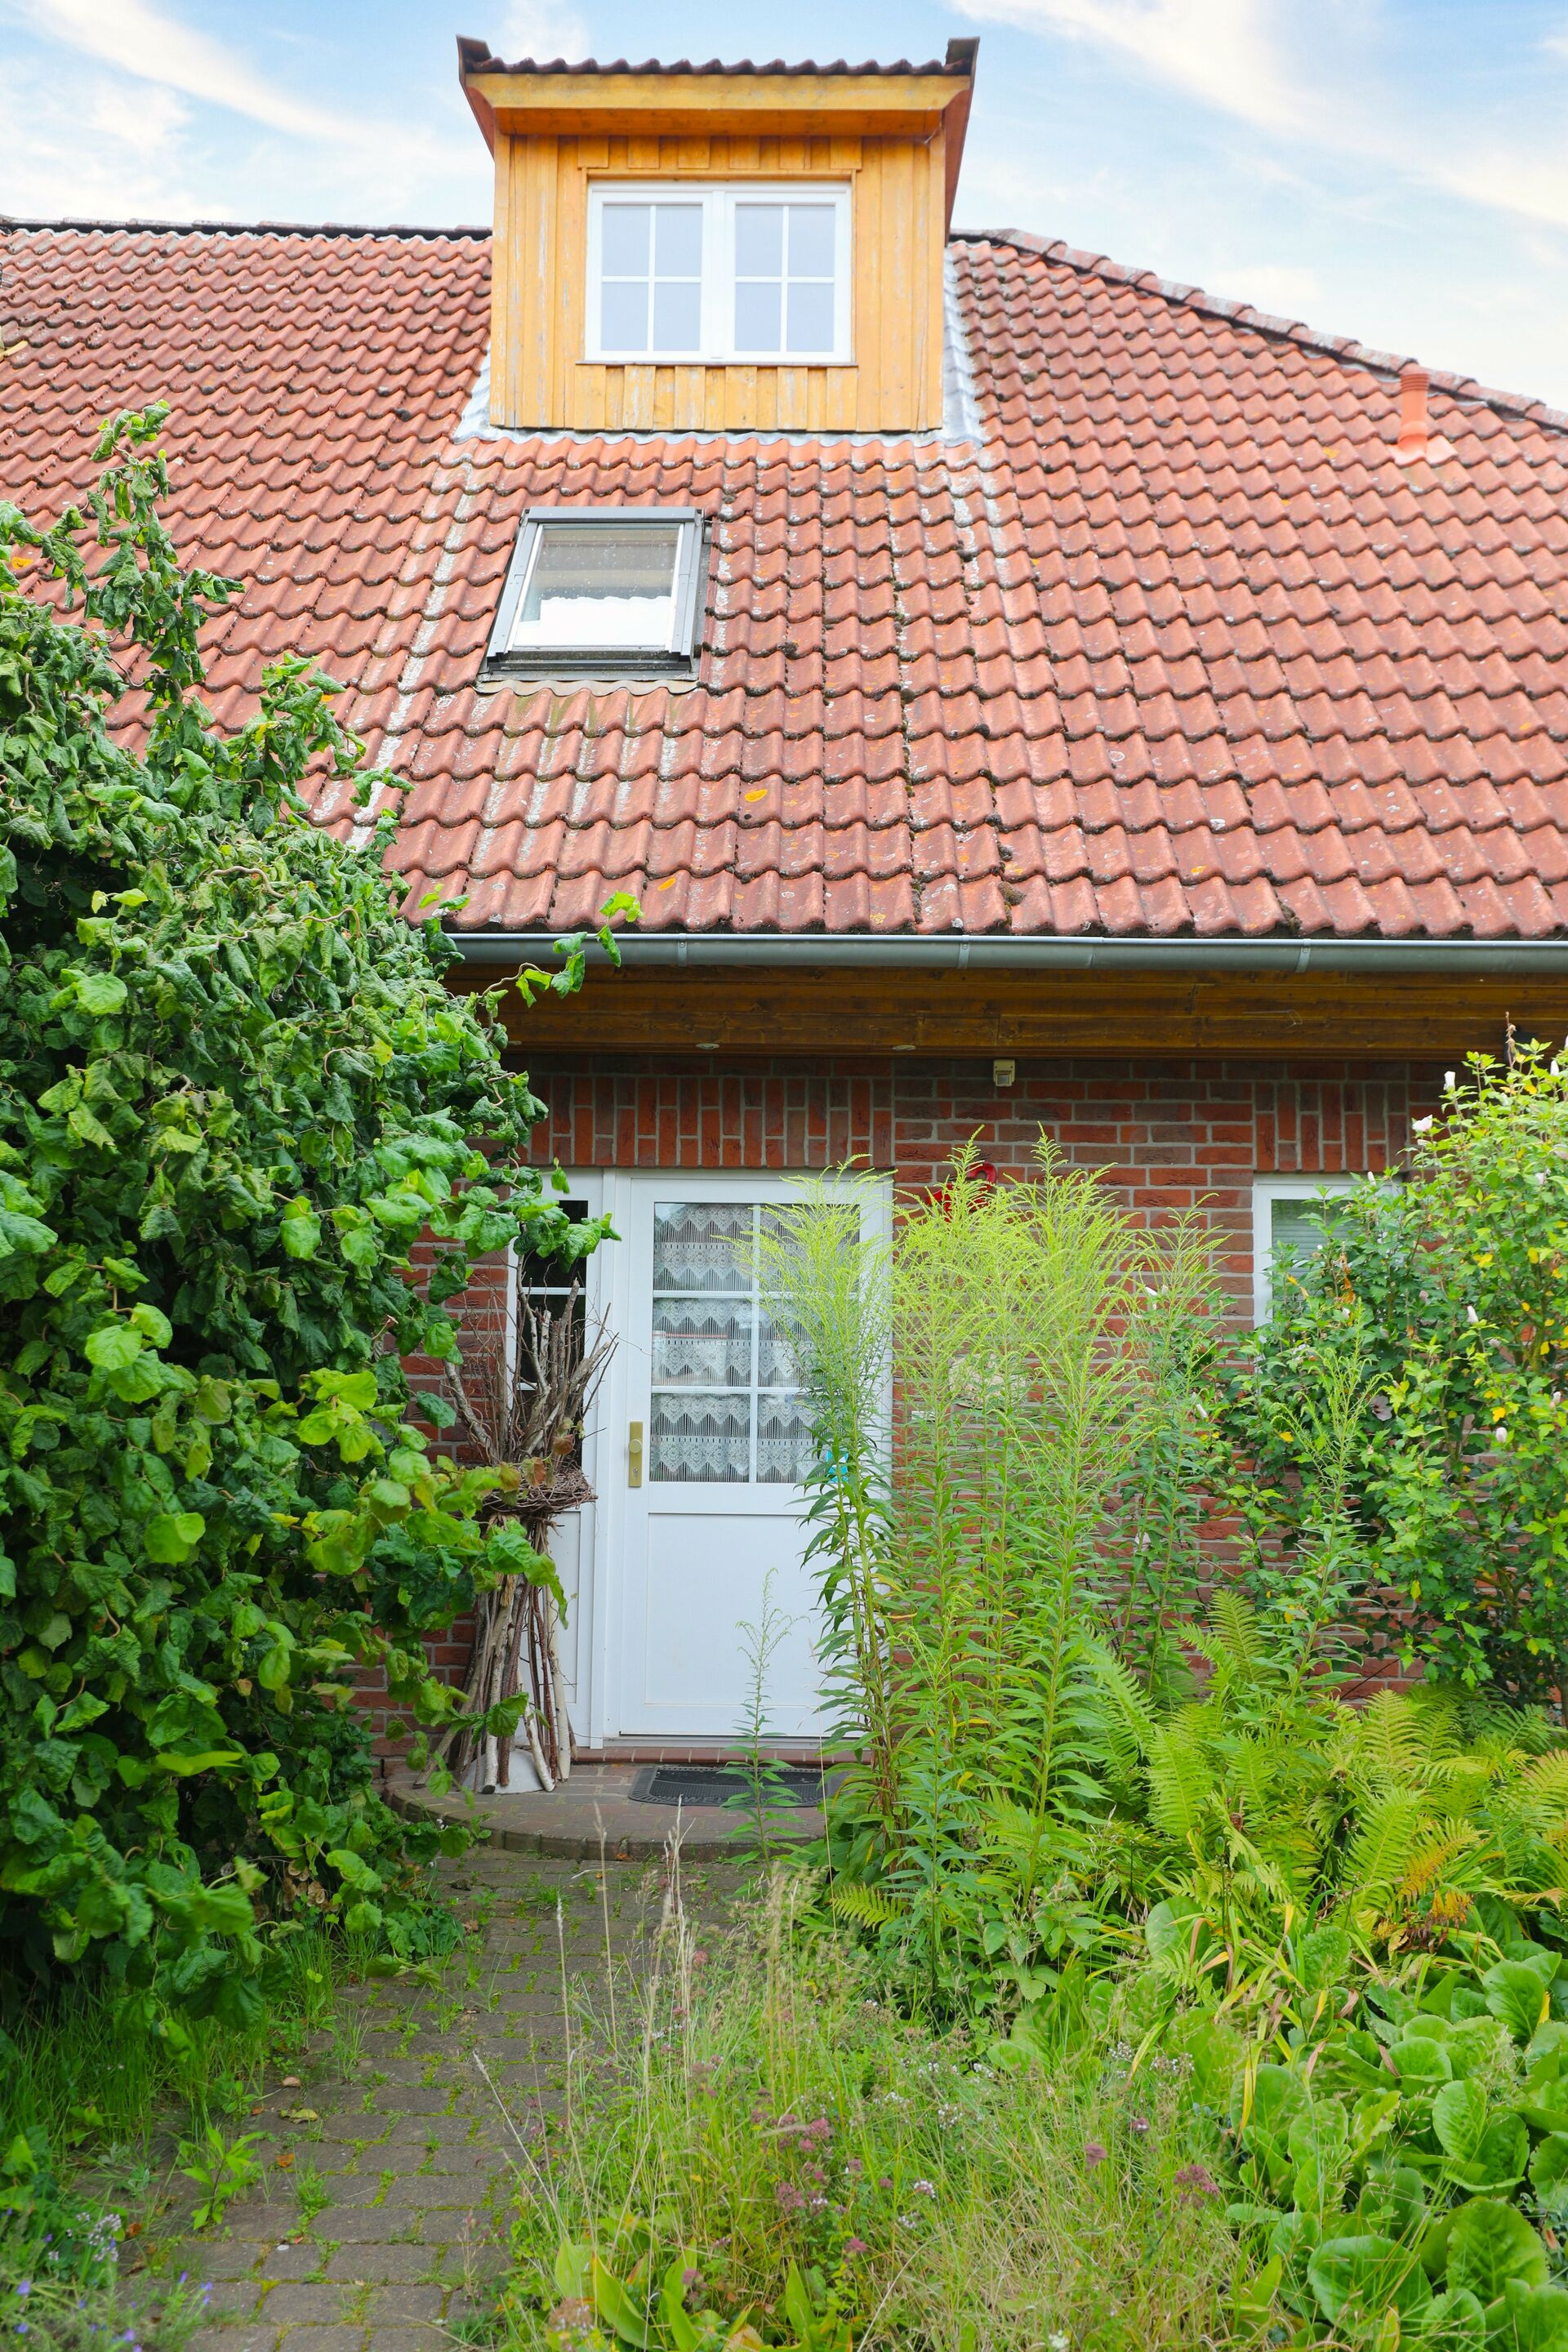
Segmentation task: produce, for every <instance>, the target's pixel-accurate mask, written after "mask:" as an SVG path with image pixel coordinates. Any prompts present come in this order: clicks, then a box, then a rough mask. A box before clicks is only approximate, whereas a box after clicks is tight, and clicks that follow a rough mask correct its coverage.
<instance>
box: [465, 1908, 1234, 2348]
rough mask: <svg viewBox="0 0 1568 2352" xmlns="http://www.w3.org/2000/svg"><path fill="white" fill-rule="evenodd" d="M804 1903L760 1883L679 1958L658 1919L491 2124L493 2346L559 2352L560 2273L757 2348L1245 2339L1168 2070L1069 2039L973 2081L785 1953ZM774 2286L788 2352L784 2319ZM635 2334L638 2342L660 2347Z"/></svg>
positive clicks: (576, 2319)
mask: <svg viewBox="0 0 1568 2352" xmlns="http://www.w3.org/2000/svg"><path fill="white" fill-rule="evenodd" d="M808 1900H809V1882H807V1881H805V1880H803V1879H802V1878H801V1877H800V1876H799V1875H793V1876H792V1875H789V1874H783V1873H775V1874H774V1875H773V1879H772V1881H771V1884H770V1891H769V1893H768V1895H767V1896H766V1897H765V1899H764V1900H763V1901H761V1902H760V1903H759V1905H758V1906H756V1908H755V1909H754V1911H753V1912H752V1914H751V1915H749V1916H745V1917H744V1918H743V1919H742V1923H741V1924H740V1925H738V1926H736V1927H732V1928H730V1929H726V1930H723V1931H721V1932H718V1933H708V1934H705V1935H704V1936H703V1937H701V1938H700V1937H699V1935H698V1932H697V1931H696V1930H695V1929H694V1928H693V1927H692V1925H691V1923H690V1921H689V1919H688V1918H687V1916H685V1914H684V1912H683V1911H682V1910H681V1909H680V1907H679V1903H676V1904H674V1905H673V1906H672V1907H671V1909H670V1911H669V1915H668V1918H667V1923H666V1926H665V1927H664V1929H663V1931H662V1933H661V1935H660V1937H659V1938H658V1944H657V1947H656V1951H655V1957H654V1962H653V1965H652V1967H651V1969H648V1970H647V1972H645V1973H644V1974H643V1975H642V1976H641V1978H640V1979H639V1978H638V1977H637V1976H634V1975H631V1974H629V1973H625V1974H623V1975H622V1977H621V1979H620V1984H619V1987H618V2000H617V2004H616V2022H615V2025H614V2027H612V2024H611V2020H610V2011H609V2005H608V2002H607V2001H605V2002H604V2003H603V2004H601V2005H600V2006H598V2007H595V2008H593V2009H584V2010H580V2011H578V2012H577V2013H576V2014H575V2015H574V2018H573V2020H572V2057H571V2062H570V2073H569V2080H568V2084H567V2096H566V2098H565V2100H564V2101H563V2104H562V2105H561V2106H560V2107H559V2108H558V2110H557V2111H556V2113H555V2114H553V2115H552V2114H549V2113H543V2114H541V2115H540V2116H535V2117H530V2116H521V2115H520V2116H514V2117H513V2123H514V2126H515V2129H516V2132H517V2135H518V2148H519V2157H518V2175H517V2179H518V2207H517V2215H516V2220H515V2223H514V2230H513V2239H512V2267H511V2272H510V2278H509V2281H508V2284H507V2286H506V2288H505V2290H504V2292H503V2294H502V2298H501V2304H500V2331H501V2338H502V2341H503V2342H505V2343H506V2344H508V2345H510V2346H516V2347H531V2346H538V2345H542V2344H544V2343H546V2342H547V2341H548V2342H556V2341H562V2342H563V2341H567V2340H571V2331H572V2328H573V2326H574V2325H575V2326H577V2327H579V2328H580V2327H581V2326H583V2324H584V2320H585V2318H586V2317H587V2315H588V2313H587V2306H586V2305H584V2301H583V2288H584V2282H585V2281H587V2282H589V2284H587V2288H586V2291H587V2293H588V2294H593V2293H594V2292H595V2289H594V2288H593V2285H592V2284H591V2274H590V2273H589V2272H588V2271H587V2269H586V2267H585V2265H586V2262H587V2254H586V2253H585V2252H583V2251H581V2250H591V2252H592V2253H593V2254H595V2255H596V2256H597V2257H598V2260H599V2262H600V2263H602V2265H603V2270H604V2273H607V2274H609V2275H610V2276H611V2277H612V2278H613V2279H615V2280H616V2281H618V2282H619V2283H620V2284H621V2285H622V2286H623V2287H624V2288H625V2289H626V2292H627V2293H628V2294H629V2296H630V2297H631V2300H632V2303H633V2305H635V2306H636V2310H637V2314H638V2315H644V2314H645V2313H646V2312H647V2307H648V2306H649V2304H650V2301H651V2302H652V2304H653V2306H654V2309H655V2311H656V2312H657V2297H658V2291H659V2289H660V2286H661V2284H662V2283H663V2282H664V2280H665V2279H666V2278H667V2277H668V2276H670V2275H671V2274H672V2273H673V2274H674V2276H675V2278H676V2279H677V2281H678V2282H679V2285H678V2288H677V2292H678V2294H679V2295H680V2298H681V2300H682V2301H683V2303H684V2305H685V2308H686V2310H687V2312H688V2313H689V2314H690V2315H698V2314H700V2313H701V2312H703V2311H705V2310H706V2311H710V2312H712V2313H713V2314H714V2315H716V2318H717V2320H719V2321H721V2322H722V2325H723V2326H724V2328H726V2329H728V2328H730V2327H732V2326H735V2325H737V2324H739V2323H740V2322H741V2321H742V2319H744V2318H746V2317H748V2316H749V2318H750V2320H751V2323H752V2325H753V2326H757V2327H759V2328H760V2329H761V2330H762V2331H763V2334H764V2336H765V2337H766V2339H767V2340H769V2341H779V2340H784V2341H786V2342H789V2343H792V2344H793V2343H795V2342H796V2341H798V2340H802V2339H803V2336H809V2340H810V2341H811V2342H812V2343H813V2344H816V2343H820V2344H822V2345H824V2346H826V2345H829V2344H836V2343H837V2341H838V2340H839V2339H838V2338H837V2337H836V2336H834V2334H833V2333H832V2330H833V2328H834V2327H835V2326H841V2325H842V2324H843V2323H846V2322H847V2324H848V2326H849V2329H850V2332H851V2335H852V2338H853V2342H854V2344H855V2346H856V2347H857V2352H876V2347H886V2348H887V2352H892V2347H909V2346H917V2345H918V2346H919V2347H921V2352H976V2347H989V2352H1025V2347H1028V2352H1037V2347H1045V2346H1047V2345H1048V2346H1051V2347H1054V2352H1065V2347H1066V2345H1067V2344H1071V2345H1072V2346H1073V2347H1075V2348H1076V2352H1134V2348H1136V2352H1163V2347H1176V2346H1190V2345H1193V2344H1195V2343H1198V2342H1206V2343H1208V2344H1210V2345H1216V2346H1217V2345H1224V2344H1226V2343H1229V2342H1233V2341H1237V2342H1239V2341H1241V2340H1244V2339H1246V2340H1251V2339H1252V2337H1253V2336H1255V2334H1256V2327H1255V2326H1254V2325H1253V2324H1251V2315H1250V2313H1249V2309H1248V2306H1247V2304H1246V2299H1245V2287H1243V2289H1242V2301H1241V2303H1240V2304H1237V2301H1236V2281H1235V2278H1234V2273H1236V2270H1237V2248H1236V2243H1235V2241H1234V2239H1233V2238H1232V2236H1231V2234H1230V2231H1229V2230H1228V2229H1227V2227H1226V2221H1225V2219H1224V2212H1223V2199H1222V2198H1221V2196H1220V2195H1219V2193H1218V2191H1217V2188H1216V2185H1215V2182H1214V2181H1213V2179H1211V2177H1210V2176H1209V2174H1208V2173H1207V2172H1206V2170H1205V2168H1204V2167H1203V2166H1202V2165H1201V2164H1200V2163H1197V2162H1194V2155H1193V2151H1192V2149H1191V2148H1190V2147H1189V2146H1188V2145H1187V2144H1186V2142H1185V2140H1184V2134H1183V2126H1182V2125H1181V2122H1180V2119H1179V2115H1178V2099H1177V2084H1176V2083H1175V2082H1174V2080H1173V2078H1172V2077H1171V2076H1170V2075H1169V2074H1148V2073H1147V2071H1145V2072H1142V2073H1141V2074H1139V2075H1138V2076H1137V2077H1136V2079H1135V2080H1134V2079H1132V2078H1131V2076H1130V2062H1131V2053H1130V2051H1129V2050H1128V2049H1127V2048H1126V2047H1125V2046H1124V2045H1119V2044H1118V2043H1117V2042H1115V2041H1114V2040H1113V2039H1112V2038H1111V2036H1110V2032H1109V2030H1107V2031H1103V2032H1101V2031H1098V2030H1096V2029H1095V2028H1094V2027H1093V2026H1092V2025H1089V2024H1088V2023H1086V2024H1085V2026H1084V2030H1083V2032H1082V2036H1081V2039H1080V2040H1079V2042H1077V2043H1076V2044H1075V2047H1074V2051H1073V2055H1072V2057H1071V2060H1070V2063H1068V2062H1067V2061H1065V2060H1064V2062H1063V2063H1061V2064H1059V2065H1056V2066H1041V2065H1038V2064H1024V2065H1013V2064H1005V2063H991V2062H990V2061H988V2060H987V2058H986V2057H985V2055H984V2053H983V2051H982V2049H981V2048H980V2046H979V2045H977V2044H976V2043H974V2042H972V2041H971V2040H970V2039H969V2037H968V2036H967V2035H965V2034H964V2033H963V2032H953V2031H952V2030H947V2031H944V2032H940V2033H939V2032H932V2031H931V2030H928V2029H927V2028H926V2027H925V2026H922V2025H921V2024H920V2023H918V2022H911V2021H910V2020H909V2019H908V2018H907V2017H904V2016H901V2015H900V2014H899V2013H898V2012H897V2011H894V2010H893V2009H892V2008H890V2007H889V2005H888V2004H887V2003H885V2002H884V2001H883V2000H881V1999H880V1998H879V1992H878V1986H877V1980H876V1978H875V1976H874V1975H873V1973H872V1972H871V1970H870V1969H869V1967H868V1964H867V1962H866V1961H865V1959H864V1958H863V1957H862V1956H861V1955H860V1954H858V1952H857V1951H855V1950H854V1949H853V1948H850V1947H849V1946H848V1945H847V1943H846V1942H845V1941H844V1940H843V1938H842V1937H839V1936H837V1935H835V1934H833V1933H831V1932H827V1931H823V1932H813V1931H812V1930H811V1929H810V1928H809V1927H805V1929H804V1931H803V1927H802V1920H801V1916H800V1914H801V1911H802V1908H803V1906H804V1905H805V1903H806V1902H807V1901H808ZM574 2248H575V2249H578V2250H579V2252H577V2253H576V2254H574V2253H573V2252H571V2250H572V2249H574ZM563 2249H564V2250H566V2251H565V2252H563ZM574 2264H575V2267H576V2272H577V2277H576V2280H575V2282H574V2277H573V2272H574ZM792 2265H793V2266H794V2267H795V2271H796V2273H798V2279H799V2283H800V2284H799V2287H798V2288H797V2290H796V2300H795V2305H794V2309H795V2313H797V2314H798V2311H799V2309H800V2305H799V2301H798V2295H799V2293H801V2292H804V2293H805V2295H806V2297H807V2300H808V2301H810V2302H811V2303H812V2304H813V2305H814V2311H815V2317H814V2319H813V2322H812V2327H813V2329H815V2331H816V2332H815V2333H811V2331H808V2330H803V2329H802V2328H801V2327H800V2326H799V2325H798V2324H796V2321H795V2318H793V2317H792V2308H791V2294H792V2290H791V2268H792ZM574 2284H576V2286H577V2288H578V2290H579V2291H578V2292H577V2294H573V2293H571V2292H569V2291H568V2290H569V2289H570V2288H571V2287H572V2286H573V2285H574ZM600 2308H601V2316H603V2313H604V2305H603V2304H601V2306H600ZM660 2327H661V2323H660V2322H659V2321H658V2318H657V2317H656V2318H655V2321H654V2325H653V2331H652V2334H651V2336H650V2338H649V2340H650V2342H651V2343H652V2344H653V2345H655V2346H659V2345H662V2344H664V2343H666V2342H672V2341H674V2340H675V2339H674V2338H673V2337H670V2336H666V2335H665V2334H663V2333H661V2332H660ZM1058 2338H1059V2339H1061V2341H1060V2342H1059V2343H1058ZM582 2340H584V2341H586V2340H588V2339H587V2338H585V2337H584V2338H583V2339H582Z"/></svg>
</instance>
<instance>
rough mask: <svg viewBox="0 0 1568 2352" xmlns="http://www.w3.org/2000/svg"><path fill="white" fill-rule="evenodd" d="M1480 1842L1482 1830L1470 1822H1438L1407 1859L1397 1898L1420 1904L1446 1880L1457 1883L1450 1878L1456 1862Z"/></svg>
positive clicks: (1396, 1891) (1395, 1892) (1396, 1893)
mask: <svg viewBox="0 0 1568 2352" xmlns="http://www.w3.org/2000/svg"><path fill="white" fill-rule="evenodd" d="M1480 1843H1481V1833H1480V1832H1479V1830H1478V1829H1475V1828H1473V1827H1472V1826H1471V1824H1470V1823H1469V1822H1456V1821H1447V1822H1438V1823H1436V1825H1435V1829H1434V1832H1433V1834H1432V1835H1431V1836H1429V1837H1424V1838H1423V1839H1422V1841H1421V1843H1420V1844H1419V1845H1417V1846H1416V1847H1415V1851H1414V1852H1413V1853H1412V1854H1411V1855H1410V1858H1409V1860H1408V1861H1407V1862H1406V1864H1405V1870H1404V1873H1403V1874H1402V1876H1401V1877H1400V1878H1399V1880H1398V1882H1397V1884H1396V1885H1394V1890H1393V1891H1394V1897H1395V1899H1396V1900H1397V1901H1399V1902H1401V1903H1418V1902H1420V1900H1421V1898H1422V1897H1423V1896H1424V1895H1433V1894H1436V1891H1437V1889H1438V1888H1439V1887H1440V1886H1442V1885H1444V1884H1445V1883H1447V1884H1448V1885H1454V1884H1456V1882H1455V1881H1454V1880H1453V1879H1452V1878H1451V1877H1450V1873H1451V1871H1452V1868H1453V1865H1454V1864H1455V1863H1456V1862H1458V1859H1459V1856H1460V1855H1461V1854H1464V1853H1474V1851H1475V1849H1476V1847H1477V1846H1479V1844H1480Z"/></svg>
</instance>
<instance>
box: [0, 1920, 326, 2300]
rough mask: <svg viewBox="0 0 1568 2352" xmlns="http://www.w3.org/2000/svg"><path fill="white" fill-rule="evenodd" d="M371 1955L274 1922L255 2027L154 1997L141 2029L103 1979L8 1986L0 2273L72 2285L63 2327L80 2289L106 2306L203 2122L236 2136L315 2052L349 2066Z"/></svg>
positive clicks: (11, 2279) (0, 2110) (40, 2284)
mask: <svg viewBox="0 0 1568 2352" xmlns="http://www.w3.org/2000/svg"><path fill="white" fill-rule="evenodd" d="M368 1958H369V1948H368V1947H364V1948H362V1947H361V1946H360V1945H359V1944H357V1943H356V1942H355V1941H354V1939H353V1938H349V1937H344V1936H343V1935H342V1932H341V1930H337V1929H335V1928H331V1927H326V1926H318V1925H315V1924H312V1923H306V1924H304V1925H302V1926H300V1927H297V1928H289V1929H286V1930H283V1931H281V1932H275V1934H274V1937H273V1939H272V1943H271V1948H270V1950H269V1952H268V1961H267V1967H266V1972H265V1982H266V1988H267V1997H266V2002H265V2006H264V2009H263V2011H262V2014H261V2016H260V2019H259V2020H258V2023H257V2024H256V2025H255V2026H254V2027H250V2028H245V2029H242V2028H238V2027H235V2026H232V2025H226V2024H224V2023H221V2022H220V2021H218V2020H217V2019H216V2018H211V2017H207V2018H195V2017H192V2016H191V2015H190V2014H189V2012H188V2011H180V2010H177V2009H174V2008H169V2007H165V2006H162V2005H158V2004H154V2013H153V2020H152V2023H151V2026H150V2028H146V2029H143V2030H137V2031H131V2030H129V2029H128V2027H127V2025H126V2022H125V2019H124V2014H123V2011H122V2010H121V2008H119V2007H118V2006H117V2004H116V2003H115V2002H114V2001H113V2000H111V1999H110V1998H109V1997H108V1996H107V1994H106V1993H105V1991H104V1990H102V1989H101V1988H97V1989H90V1988H84V1989H79V1990H78V1989H55V1990H51V1991H42V1992H39V1993H37V1994H34V1995H32V1996H31V1997H24V1996H23V1994H22V1992H21V1990H20V1989H19V1988H18V1987H17V1986H16V1984H15V1983H14V1982H13V1983H12V1984H11V1985H10V1986H9V1987H8V1989H7V1997H6V2003H5V2026H4V2027H3V2028H0V2285H3V2286H5V2287H9V2288H12V2289H14V2288H15V2286H16V2284H17V2282H18V2281H20V2280H22V2279H24V2278H26V2279H28V2280H30V2281H31V2282H32V2290H33V2292H34V2293H37V2294H44V2292H45V2290H46V2289H47V2290H48V2291H49V2293H50V2294H55V2293H56V2291H57V2290H58V2293H59V2294H66V2297H67V2302H66V2305H64V2306H62V2314H63V2315H62V2316H61V2317H60V2324H61V2325H62V2326H63V2325H65V2322H66V2319H67V2318H68V2317H70V2315H71V2313H72V2312H73V2311H74V2305H72V2304H71V2300H70V2298H71V2295H72V2294H75V2293H76V2292H77V2291H78V2289H82V2290H86V2291H87V2292H88V2294H89V2303H90V2301H91V2297H92V2295H93V2294H100V2295H101V2294H105V2293H107V2294H110V2301H111V2302H112V2300H113V2284H114V2280H115V2278H116V2275H117V2272H118V2267H119V2263H120V2258H121V2253H122V2252H123V2250H124V2248H125V2247H126V2245H127V2243H128V2242H129V2241H130V2240H131V2239H132V2238H133V2237H136V2236H139V2235H141V2234H142V2232H143V2231H148V2232H149V2233H150V2231H151V2225H152V2223H153V2221H154V2219H155V2216H156V2213H157V2211H158V2210H159V2207H160V2205H161V2203H162V2201H163V2199H164V2198H165V2197H166V2195H167V2194H168V2191H169V2188H170V2185H171V2182H172V2181H174V2180H175V2179H176V2178H177V2168H178V2165H179V2163H180V2162H181V2160H182V2158H181V2147H182V2144H183V2142H184V2141H185V2140H186V2139H188V2138H189V2137H191V2136H193V2135H194V2136H195V2137H196V2138H198V2139H200V2138H203V2137H204V2136H205V2134H206V2132H207V2131H208V2130H209V2128H213V2129H216V2130H217V2131H218V2134H219V2137H220V2139H223V2140H227V2139H228V2138H231V2137H233V2136H234V2133H235V2131H236V2130H237V2128H238V2126H237V2124H236V2123H235V2122H234V2120H233V2119H235V2118H237V2117H242V2116H245V2115H246V2113H247V2110H248V2108H249V2107H250V2106H251V2105H252V2104H253V2103H254V2101H255V2100H256V2098H257V2097H258V2095H259V2093H260V2091H261V2089H262V2087H263V2084H264V2081H265V2078H266V2076H267V2074H268V2073H269V2072H272V2073H276V2072H277V2070H279V2068H286V2067H289V2066H290V2065H294V2064H300V2063H303V2061H304V2056H305V2053H307V2052H310V2053H311V2060H312V2063H315V2064H318V2065H319V2064H321V2063H323V2062H324V2061H326V2060H328V2059H329V2057H330V2058H332V2059H335V2060H336V2061H337V2062H338V2063H340V2064H342V2066H343V2067H344V2068H345V2069H346V2068H347V2067H349V2066H350V2065H352V2063H353V2056H354V2053H355V2051H356V2049H357V2042H358V2021H357V2019H356V2018H355V2016H354V2015H353V2012H352V2011H349V2010H348V2009H347V2007H346V2006H345V2003H344V2000H343V1996H344V1994H345V1992H346V1990H347V1989H348V1987H349V1986H350V1984H352V1983H353V1981H354V1980H355V1979H356V1978H358V1977H359V1976H360V1975H362V1974H363V1969H364V1967H365V1964H366V1961H367V1959H368ZM68 2290H69V2292H68ZM51 2307H52V2306H51ZM37 2308H38V2310H39V2311H40V2312H41V2311H42V2310H43V2309H44V2305H43V2304H42V2303H40V2304H39V2305H38V2306H37ZM29 2324H30V2323H29ZM73 2324H74V2323H73ZM86 2324H87V2323H85V2322H84V2326H85V2325H86ZM100 2324H102V2323H101V2315H100ZM171 2324H172V2323H171ZM94 2340H95V2341H97V2340H98V2339H97V2338H96V2337H95V2339H94Z"/></svg>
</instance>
